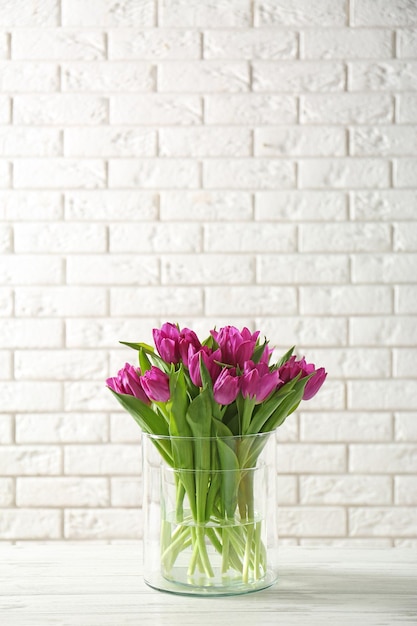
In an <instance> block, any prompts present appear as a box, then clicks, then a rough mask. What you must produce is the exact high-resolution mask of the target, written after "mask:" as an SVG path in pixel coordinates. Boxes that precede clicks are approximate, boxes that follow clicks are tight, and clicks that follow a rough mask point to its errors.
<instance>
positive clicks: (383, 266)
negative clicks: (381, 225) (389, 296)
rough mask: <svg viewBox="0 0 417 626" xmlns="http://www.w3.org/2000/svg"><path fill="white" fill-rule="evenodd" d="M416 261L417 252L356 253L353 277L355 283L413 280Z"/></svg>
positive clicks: (353, 260) (353, 262) (405, 281)
mask: <svg viewBox="0 0 417 626" xmlns="http://www.w3.org/2000/svg"><path fill="white" fill-rule="evenodd" d="M416 262H417V255H415V254H385V255H381V254H379V255H373V254H372V255H362V254H361V255H356V256H355V257H354V258H353V259H352V279H353V282H355V283H407V282H413V281H414V278H415V273H416Z"/></svg>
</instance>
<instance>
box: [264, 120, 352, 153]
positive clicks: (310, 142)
mask: <svg viewBox="0 0 417 626" xmlns="http://www.w3.org/2000/svg"><path fill="white" fill-rule="evenodd" d="M255 154H256V155H259V156H344V155H345V154H346V134H345V132H344V130H343V129H342V128H335V127H334V126H327V127H326V126H320V127H317V128H316V127H314V126H311V127H305V126H304V127H302V126H301V127H300V126H293V127H288V126H286V127H281V128H279V127H278V128H258V129H256V130H255Z"/></svg>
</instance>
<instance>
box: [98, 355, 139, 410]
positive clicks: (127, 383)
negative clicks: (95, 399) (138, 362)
mask: <svg viewBox="0 0 417 626" xmlns="http://www.w3.org/2000/svg"><path fill="white" fill-rule="evenodd" d="M106 385H107V387H109V388H110V389H112V390H113V391H115V392H116V393H124V394H127V395H128V396H135V398H139V400H142V402H145V403H146V404H149V398H148V396H147V395H146V393H145V391H144V389H143V387H142V384H141V380H140V369H139V368H138V367H134V366H133V365H130V363H126V364H125V366H124V367H123V368H122V369H121V370H119V372H118V373H117V376H114V377H113V378H108V379H107V380H106Z"/></svg>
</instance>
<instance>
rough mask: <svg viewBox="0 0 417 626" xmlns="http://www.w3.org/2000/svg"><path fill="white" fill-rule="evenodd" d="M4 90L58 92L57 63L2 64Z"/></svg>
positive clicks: (1, 72)
mask: <svg viewBox="0 0 417 626" xmlns="http://www.w3.org/2000/svg"><path fill="white" fill-rule="evenodd" d="M0 74H1V77H2V89H3V90H4V91H6V92H7V91H12V92H25V91H30V92H43V91H57V90H58V87H59V78H58V67H57V65H56V64H55V63H45V62H44V63H33V62H31V61H25V62H24V63H22V62H19V61H2V62H0Z"/></svg>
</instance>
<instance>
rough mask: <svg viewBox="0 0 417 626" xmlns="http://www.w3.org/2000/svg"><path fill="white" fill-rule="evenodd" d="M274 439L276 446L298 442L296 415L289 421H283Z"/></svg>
mask: <svg viewBox="0 0 417 626" xmlns="http://www.w3.org/2000/svg"><path fill="white" fill-rule="evenodd" d="M276 438H277V441H278V445H280V444H281V443H292V442H294V441H298V419H297V416H296V415H292V416H291V417H290V419H287V420H285V422H284V423H283V424H282V425H281V426H280V427H279V428H278V430H277V432H276Z"/></svg>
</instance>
